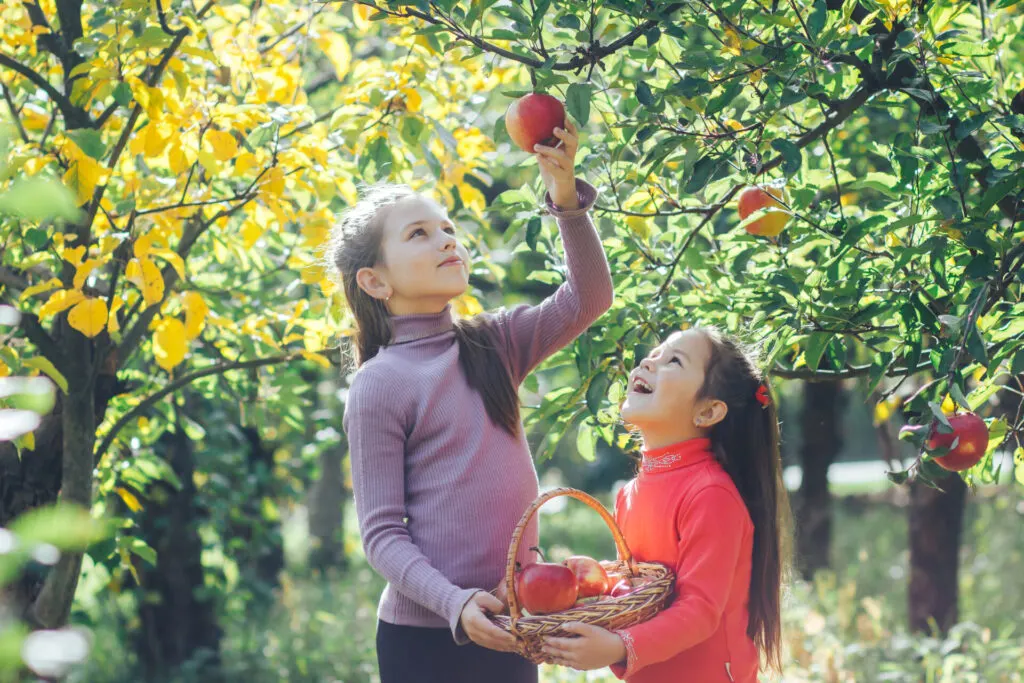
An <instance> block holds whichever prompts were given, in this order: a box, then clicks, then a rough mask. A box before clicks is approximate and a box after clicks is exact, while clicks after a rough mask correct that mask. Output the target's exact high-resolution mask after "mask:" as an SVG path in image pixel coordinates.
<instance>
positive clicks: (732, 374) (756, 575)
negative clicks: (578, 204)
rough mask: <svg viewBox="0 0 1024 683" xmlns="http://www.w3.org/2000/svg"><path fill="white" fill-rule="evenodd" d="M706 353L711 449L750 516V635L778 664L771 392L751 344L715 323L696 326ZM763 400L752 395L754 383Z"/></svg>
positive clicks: (781, 514)
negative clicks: (715, 415)
mask: <svg viewBox="0 0 1024 683" xmlns="http://www.w3.org/2000/svg"><path fill="white" fill-rule="evenodd" d="M699 329H700V331H701V332H702V333H704V335H705V337H706V338H707V340H708V342H709V344H710V347H711V354H710V356H709V358H708V363H707V367H706V368H705V369H704V384H703V386H701V389H700V391H699V392H698V395H697V397H698V399H700V398H711V399H717V400H719V401H723V402H724V403H725V404H726V406H728V410H727V411H726V415H725V417H724V418H723V419H722V420H721V421H720V422H718V423H716V424H715V425H714V426H713V427H712V428H711V434H710V436H711V445H712V449H713V451H714V453H715V457H716V458H717V460H718V461H719V462H720V463H721V464H722V466H723V467H724V468H725V471H726V472H728V474H729V476H730V477H731V478H732V480H733V482H734V483H735V484H736V488H737V489H738V490H739V492H740V496H742V498H743V502H744V503H745V504H746V506H747V511H748V512H749V513H750V518H751V520H752V521H753V523H754V554H753V567H752V571H751V575H750V600H749V610H750V623H749V625H748V627H747V635H749V636H750V637H751V638H752V639H753V640H754V642H755V643H756V644H757V646H758V648H759V649H760V650H761V652H762V654H763V655H764V657H765V660H766V662H767V663H768V665H769V666H770V667H772V668H773V669H775V670H776V671H780V672H781V669H782V657H781V653H780V650H781V640H782V614H781V605H780V603H781V598H782V577H783V572H784V567H785V564H786V560H785V558H786V555H787V554H788V553H787V552H786V551H785V550H786V548H788V526H789V500H788V496H787V495H786V488H785V486H784V485H783V481H782V460H781V457H780V453H779V440H780V438H779V421H778V413H777V411H776V408H775V400H774V398H772V397H771V391H770V389H769V388H768V385H767V383H766V382H765V378H764V376H763V375H762V373H761V371H760V369H759V368H758V365H757V356H756V353H755V351H754V350H753V349H751V348H747V347H745V346H743V345H742V344H741V343H740V342H738V341H737V340H735V339H732V338H731V337H728V336H726V335H724V334H722V333H721V332H719V331H718V330H717V329H715V328H699ZM761 386H764V387H765V389H764V391H763V393H762V395H763V396H764V397H765V398H766V399H767V402H768V403H767V405H762V403H761V402H760V401H759V400H758V398H757V395H758V389H759V387H761Z"/></svg>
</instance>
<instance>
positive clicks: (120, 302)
mask: <svg viewBox="0 0 1024 683" xmlns="http://www.w3.org/2000/svg"><path fill="white" fill-rule="evenodd" d="M122 306H124V299H122V298H121V297H116V298H115V299H114V301H113V303H112V304H110V313H109V314H108V315H107V332H109V333H110V334H114V333H115V332H120V331H121V321H120V320H118V318H117V312H118V311H119V310H121V307H122Z"/></svg>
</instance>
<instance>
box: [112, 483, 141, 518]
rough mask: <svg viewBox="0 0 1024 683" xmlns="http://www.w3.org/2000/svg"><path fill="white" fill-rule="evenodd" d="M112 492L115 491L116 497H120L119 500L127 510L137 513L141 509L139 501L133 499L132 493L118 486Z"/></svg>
mask: <svg viewBox="0 0 1024 683" xmlns="http://www.w3.org/2000/svg"><path fill="white" fill-rule="evenodd" d="M114 490H115V491H117V495H119V496H121V500H123V501H124V504H125V505H127V506H128V509H130V510H131V511H132V512H138V511H139V510H141V509H142V503H140V502H139V499H138V498H136V497H135V494H134V493H132V492H131V491H129V490H128V489H126V488H125V487H123V486H118V487H117V488H116V489H114Z"/></svg>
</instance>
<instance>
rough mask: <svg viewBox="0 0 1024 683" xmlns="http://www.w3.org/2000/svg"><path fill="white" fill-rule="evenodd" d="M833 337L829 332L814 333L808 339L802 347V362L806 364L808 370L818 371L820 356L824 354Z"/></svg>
mask: <svg viewBox="0 0 1024 683" xmlns="http://www.w3.org/2000/svg"><path fill="white" fill-rule="evenodd" d="M833 336H834V335H832V334H831V333H830V332H815V333H813V334H812V335H811V336H810V337H808V339H807V344H806V345H805V346H804V360H805V361H806V362H807V368H808V369H810V370H817V369H818V364H819V363H820V362H821V356H822V354H824V353H825V349H826V348H828V343H829V342H830V341H832V337H833Z"/></svg>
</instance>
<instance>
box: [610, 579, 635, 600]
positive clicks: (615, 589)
mask: <svg viewBox="0 0 1024 683" xmlns="http://www.w3.org/2000/svg"><path fill="white" fill-rule="evenodd" d="M634 588H636V586H634V585H633V583H632V582H631V581H630V580H629V579H619V581H618V583H616V584H615V585H614V586H612V589H611V590H610V591H608V595H610V596H611V597H613V598H621V597H622V596H623V595H629V594H630V593H632V592H633V589H634Z"/></svg>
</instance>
